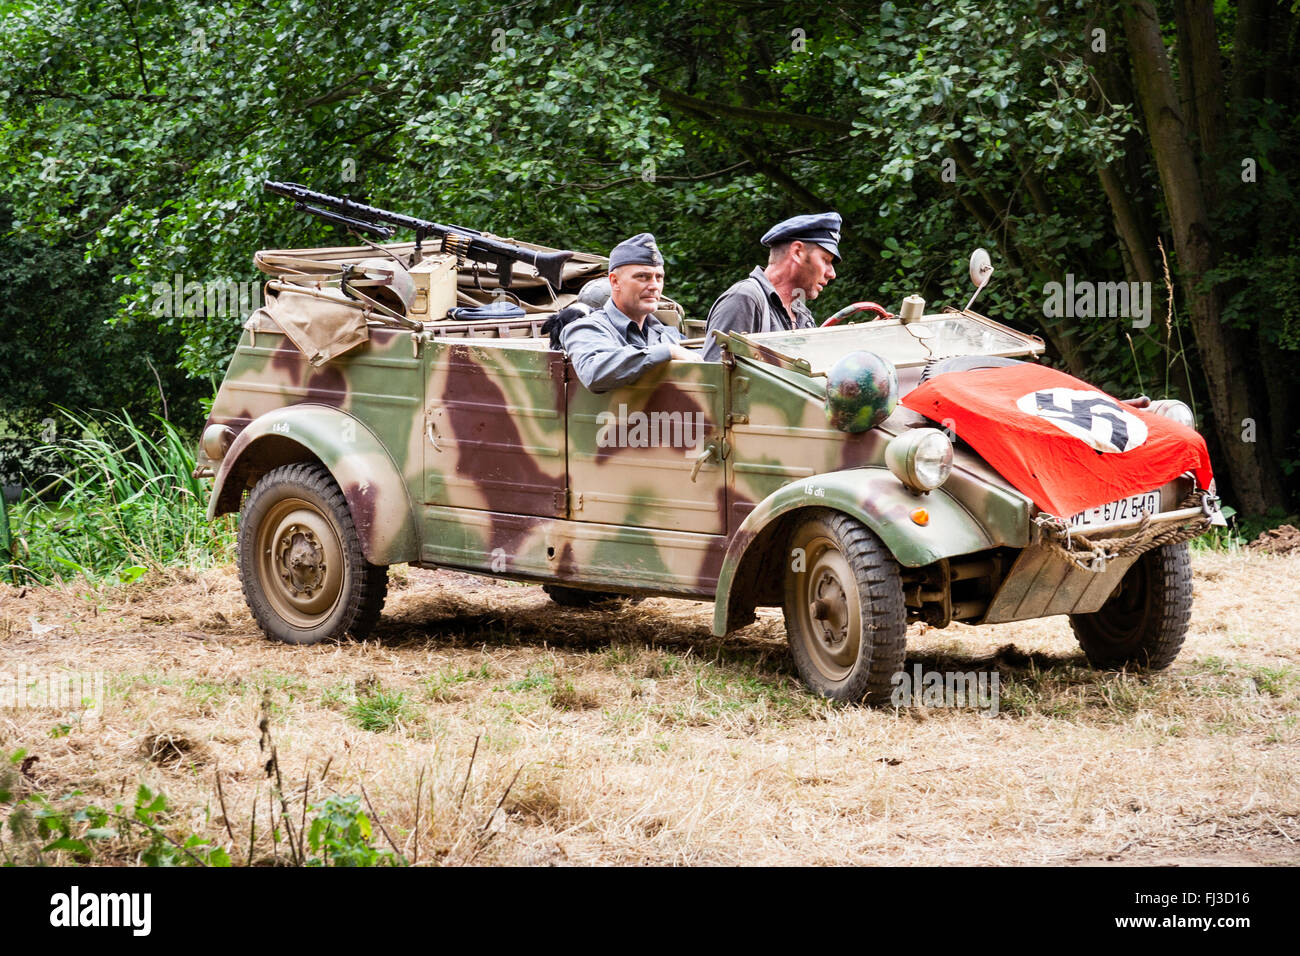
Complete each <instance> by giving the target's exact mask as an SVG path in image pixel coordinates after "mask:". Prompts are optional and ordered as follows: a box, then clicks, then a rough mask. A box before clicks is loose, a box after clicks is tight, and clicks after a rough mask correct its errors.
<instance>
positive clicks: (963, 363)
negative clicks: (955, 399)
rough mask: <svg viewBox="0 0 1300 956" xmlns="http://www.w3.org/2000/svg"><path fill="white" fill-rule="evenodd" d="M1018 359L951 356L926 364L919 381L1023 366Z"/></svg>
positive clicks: (993, 356) (990, 356) (986, 356)
mask: <svg viewBox="0 0 1300 956" xmlns="http://www.w3.org/2000/svg"><path fill="white" fill-rule="evenodd" d="M1024 364H1025V363H1024V362H1022V361H1020V360H1019V359H1012V358H1004V357H1003V356H1001V355H953V356H950V357H948V358H942V359H937V360H936V361H933V362H927V363H926V365H925V368H923V369H921V381H922V382H928V381H929V380H930V379H932V378H934V377H935V376H936V375H942V374H944V373H945V372H969V371H970V370H971V369H976V368H1004V367H1006V366H1008V365H1024Z"/></svg>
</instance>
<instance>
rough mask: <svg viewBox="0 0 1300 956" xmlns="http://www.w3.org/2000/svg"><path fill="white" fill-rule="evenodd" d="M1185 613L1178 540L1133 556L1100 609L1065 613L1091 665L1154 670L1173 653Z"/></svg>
mask: <svg viewBox="0 0 1300 956" xmlns="http://www.w3.org/2000/svg"><path fill="white" fill-rule="evenodd" d="M1191 617H1192V562H1191V556H1190V553H1189V551H1188V547H1187V542H1186V541H1183V542H1181V543H1179V544H1166V545H1164V546H1162V547H1159V548H1153V549H1152V550H1150V551H1148V552H1146V554H1144V555H1142V557H1140V558H1138V559H1137V561H1135V562H1134V563H1133V566H1132V567H1131V568H1129V569H1128V572H1127V573H1126V574H1125V575H1124V579H1123V580H1122V581H1121V582H1120V583H1119V587H1117V588H1116V589H1115V593H1114V594H1112V595H1111V596H1110V599H1109V600H1108V601H1107V602H1106V603H1105V604H1103V605H1102V607H1101V610H1099V611H1097V612H1095V613H1093V614H1071V615H1070V627H1072V628H1073V629H1074V636H1075V637H1076V638H1078V640H1079V646H1081V647H1082V648H1083V653H1084V654H1085V655H1087V658H1088V663H1090V664H1092V666H1093V667H1104V668H1117V667H1130V668H1133V669H1135V670H1145V671H1158V670H1163V669H1164V668H1166V667H1168V666H1169V665H1170V664H1172V663H1173V662H1174V658H1175V657H1177V656H1178V652H1179V650H1181V649H1182V646H1183V639H1184V638H1185V637H1186V636H1187V624H1188V622H1189V621H1190V620H1191Z"/></svg>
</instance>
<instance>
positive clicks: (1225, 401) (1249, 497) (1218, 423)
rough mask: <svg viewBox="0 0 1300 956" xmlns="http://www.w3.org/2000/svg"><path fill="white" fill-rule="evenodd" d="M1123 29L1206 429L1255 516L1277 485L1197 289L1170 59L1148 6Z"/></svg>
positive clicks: (1186, 148)
mask: <svg viewBox="0 0 1300 956" xmlns="http://www.w3.org/2000/svg"><path fill="white" fill-rule="evenodd" d="M1124 27H1125V32H1126V34H1127V37H1128V45H1129V51H1130V54H1131V56H1132V58H1133V68H1134V71H1135V73H1136V75H1137V86H1138V96H1139V100H1140V102H1141V106H1142V112H1143V114H1144V115H1145V117H1146V125H1147V133H1148V135H1149V136H1150V137H1151V148H1152V153H1153V154H1154V156H1155V160H1156V168H1157V170H1158V171H1159V174H1160V184H1161V189H1162V192H1163V193H1164V197H1165V204H1166V206H1167V207H1168V210H1169V220H1170V225H1171V227H1172V229H1173V235H1174V248H1175V251H1176V253H1177V257H1178V263H1177V264H1178V273H1179V281H1180V284H1181V285H1182V288H1183V294H1184V295H1185V297H1186V299H1187V302H1188V304H1189V309H1188V311H1189V313H1190V316H1191V323H1192V331H1193V333H1194V335H1195V336H1196V344H1197V348H1198V350H1199V352H1200V356H1201V359H1202V361H1203V362H1204V365H1205V377H1206V382H1207V384H1208V386H1209V393H1210V403H1211V408H1212V411H1213V415H1214V422H1213V425H1214V428H1215V431H1216V432H1217V434H1218V437H1219V441H1220V444H1221V446H1222V448H1223V452H1224V457H1225V458H1226V459H1227V461H1226V464H1227V471H1228V478H1229V480H1230V482H1231V485H1232V487H1233V489H1234V491H1235V492H1236V495H1237V499H1238V502H1239V504H1240V505H1241V507H1242V508H1243V509H1244V510H1245V511H1247V512H1249V513H1253V514H1259V513H1262V512H1264V511H1266V510H1267V509H1268V507H1269V506H1270V505H1272V504H1275V503H1278V502H1280V500H1281V483H1280V481H1279V480H1278V476H1277V472H1276V464H1275V463H1274V461H1273V459H1272V456H1271V454H1270V450H1269V443H1268V437H1267V435H1266V434H1265V433H1264V429H1263V428H1262V427H1260V426H1262V424H1263V422H1262V421H1261V416H1260V415H1259V414H1258V413H1257V411H1256V410H1255V408H1254V407H1253V406H1252V403H1251V400H1250V383H1249V373H1248V370H1247V368H1246V363H1245V360H1244V357H1243V352H1242V349H1241V347H1240V344H1239V342H1238V341H1237V339H1236V337H1235V336H1233V335H1231V334H1230V332H1229V330H1228V329H1226V328H1225V327H1224V326H1223V324H1222V321H1221V320H1220V316H1219V303H1218V299H1217V296H1216V295H1215V292H1214V290H1213V289H1199V288H1198V285H1199V284H1200V281H1201V278H1202V277H1203V276H1204V274H1205V273H1206V272H1207V271H1208V270H1209V269H1210V268H1212V267H1213V265H1214V259H1215V254H1214V253H1215V250H1214V245H1213V241H1212V239H1211V235H1210V230H1209V224H1208V217H1207V212H1206V205H1205V197H1204V194H1203V191H1202V188H1201V180H1200V176H1199V175H1198V173H1197V168H1196V161H1195V156H1194V154H1193V152H1192V147H1191V144H1190V142H1189V141H1188V130H1187V129H1186V127H1185V125H1184V122H1183V117H1182V116H1181V114H1180V113H1179V110H1178V94H1177V92H1176V91H1175V89H1174V83H1173V78H1172V76H1171V74H1170V69H1169V57H1168V55H1167V53H1166V52H1165V47H1164V42H1163V41H1162V40H1161V37H1160V24H1159V22H1158V21H1157V19H1156V13H1155V9H1154V8H1153V6H1152V4H1151V2H1150V0H1136V2H1135V3H1133V4H1132V5H1130V6H1128V7H1126V8H1125V11H1124ZM1247 419H1250V420H1252V421H1254V422H1255V423H1256V434H1255V437H1256V441H1255V442H1254V443H1248V442H1243V441H1242V440H1241V433H1242V430H1243V428H1244V427H1245V425H1244V424H1243V423H1244V422H1245V421H1246V420H1247Z"/></svg>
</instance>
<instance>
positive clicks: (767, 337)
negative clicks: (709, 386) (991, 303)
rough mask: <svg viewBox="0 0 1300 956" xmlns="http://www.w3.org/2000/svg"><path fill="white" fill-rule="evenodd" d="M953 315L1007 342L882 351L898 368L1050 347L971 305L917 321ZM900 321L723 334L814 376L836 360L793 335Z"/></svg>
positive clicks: (730, 345) (738, 351)
mask: <svg viewBox="0 0 1300 956" xmlns="http://www.w3.org/2000/svg"><path fill="white" fill-rule="evenodd" d="M953 319H963V320H965V321H967V322H970V323H972V324H973V325H974V326H976V327H978V328H982V329H985V330H987V331H989V332H992V333H996V334H997V335H998V336H1001V337H1004V338H1005V339H1006V340H1007V341H1005V343H1004V344H1003V345H1001V346H1000V347H996V348H989V349H985V350H982V351H979V352H950V351H945V352H942V353H940V352H938V351H937V350H936V351H935V352H934V353H933V355H931V354H929V353H927V351H926V347H925V345H923V344H921V341H920V340H914V341H916V342H917V345H916V348H917V351H918V353H919V354H918V356H917V357H916V358H905V359H902V360H896V359H895V357H894V356H891V355H888V354H885V353H884V352H882V353H881V354H882V356H883V357H884V358H886V359H888V360H889V361H890V362H891V363H892V364H893V365H894V367H895V368H900V369H902V368H915V367H920V366H923V365H925V364H926V362H928V361H930V359H931V358H932V357H933V358H947V357H948V356H949V355H950V354H951V355H989V356H994V355H995V356H1002V357H1006V358H1014V357H1017V356H1022V355H1030V356H1034V357H1037V356H1039V355H1041V354H1042V353H1043V352H1044V351H1045V350H1046V348H1047V346H1046V343H1044V342H1043V340H1042V339H1041V338H1039V337H1038V336H1037V335H1029V334H1026V333H1024V332H1019V331H1017V330H1016V329H1013V328H1010V327H1009V326H1006V325H1003V324H1002V323H1000V322H995V321H993V320H992V319H990V318H988V317H987V316H984V315H980V314H979V313H978V312H972V311H970V310H968V309H967V310H962V309H955V308H952V307H949V308H947V309H945V310H944V311H943V312H939V313H935V314H932V315H926V316H923V317H922V318H921V319H919V320H918V322H917V323H916V324H919V325H923V326H926V325H938V324H940V323H943V322H951V321H952V320H953ZM900 325H902V322H901V321H900V320H899V319H896V318H895V319H877V320H875V321H873V322H860V323H854V324H852V325H845V326H835V327H834V328H831V329H824V330H823V329H821V328H816V329H796V330H781V331H777V332H751V333H743V332H731V333H728V334H727V335H726V337H724V338H722V346H723V348H724V349H726V350H727V351H729V352H731V353H732V354H733V355H736V356H743V357H745V358H750V359H754V360H756V361H760V362H765V363H767V364H769V365H776V366H778V367H780V368H787V369H791V370H792V371H796V372H800V373H802V374H804V375H808V376H810V377H813V376H823V375H825V374H826V373H827V372H828V371H829V370H830V364H833V362H832V363H830V364H826V360H825V359H823V358H822V357H820V356H816V355H812V356H810V355H808V354H806V351H805V350H804V349H801V348H791V345H796V346H798V345H802V344H803V343H802V342H793V343H792V342H791V341H790V340H791V339H792V338H796V337H802V336H806V335H810V334H811V335H819V334H821V333H823V332H824V333H825V334H826V335H828V336H835V337H836V338H839V337H841V335H840V333H846V332H849V331H850V330H852V331H856V332H859V333H862V332H869V331H873V330H877V329H879V330H881V331H882V332H883V331H884V330H885V329H895V328H898V327H899V326H900ZM843 337H844V338H846V339H847V338H852V336H848V335H845V336H843ZM909 338H910V336H909ZM928 342H929V343H931V344H930V347H931V348H935V345H934V344H933V343H934V342H935V340H934V339H930V340H928ZM859 347H861V348H865V349H870V342H869V339H868V340H864V341H862V342H861V345H860V346H859ZM823 364H825V367H822V366H823Z"/></svg>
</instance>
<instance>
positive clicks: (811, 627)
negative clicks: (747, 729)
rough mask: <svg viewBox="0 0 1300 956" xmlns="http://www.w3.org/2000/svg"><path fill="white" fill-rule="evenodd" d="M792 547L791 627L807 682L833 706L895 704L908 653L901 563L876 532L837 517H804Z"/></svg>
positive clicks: (795, 651)
mask: <svg viewBox="0 0 1300 956" xmlns="http://www.w3.org/2000/svg"><path fill="white" fill-rule="evenodd" d="M790 549H791V555H790V568H789V570H787V571H786V578H785V629H786V634H787V635H788V637H789V640H790V650H791V653H792V654H793V656H794V662H795V667H796V668H798V670H799V675H800V676H801V677H802V678H803V680H804V683H806V684H807V685H808V687H809V688H811V689H812V690H813V691H815V692H816V693H818V694H821V695H822V696H823V697H829V698H831V699H832V700H838V701H843V702H846V703H859V702H862V701H866V702H867V703H869V704H883V703H887V702H888V701H889V697H890V692H891V684H892V678H893V676H894V674H896V673H897V672H898V671H899V670H900V669H901V668H902V666H903V659H904V656H905V654H906V651H907V618H906V612H905V609H904V606H903V583H902V579H901V577H900V576H899V571H898V563H897V562H896V561H895V560H894V558H893V556H892V555H891V554H890V553H889V550H888V549H887V548H886V547H885V546H884V544H882V543H881V541H880V539H879V538H877V537H876V535H875V534H873V533H872V532H871V530H870V529H868V528H867V527H866V526H865V525H863V524H862V523H861V522H859V521H855V520H854V519H853V518H850V517H849V516H848V515H843V514H838V513H836V512H833V511H818V512H814V513H811V514H809V516H808V517H806V518H804V519H803V520H802V521H801V522H800V524H799V525H798V526H797V527H796V528H795V529H794V533H793V534H792V535H791V538H790Z"/></svg>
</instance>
